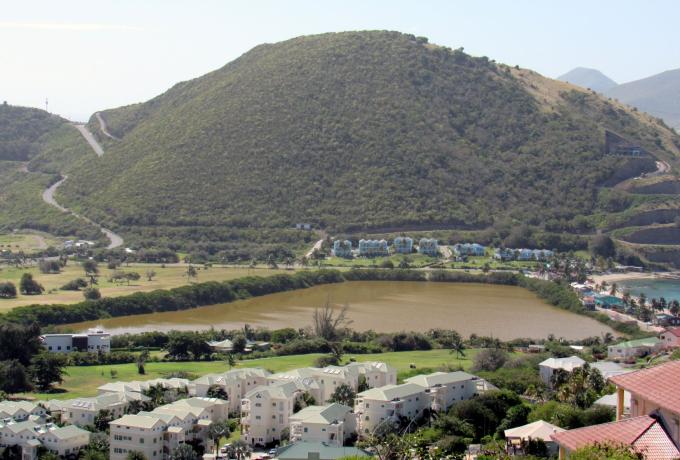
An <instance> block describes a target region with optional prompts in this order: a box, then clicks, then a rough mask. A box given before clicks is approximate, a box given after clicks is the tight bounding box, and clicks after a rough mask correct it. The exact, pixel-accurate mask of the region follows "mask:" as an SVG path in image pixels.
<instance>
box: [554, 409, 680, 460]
mask: <svg viewBox="0 0 680 460" xmlns="http://www.w3.org/2000/svg"><path fill="white" fill-rule="evenodd" d="M552 439H553V440H554V441H555V442H556V443H558V444H559V445H560V446H562V447H564V448H566V449H568V450H576V449H579V448H581V447H583V446H587V445H591V444H595V443H614V444H624V445H627V446H631V447H632V448H633V449H635V450H636V451H637V452H640V453H642V454H643V455H644V456H645V459H646V460H673V459H677V458H679V457H680V450H678V448H677V447H676V446H675V444H674V443H673V440H672V439H671V438H670V437H669V436H668V433H666V431H665V430H664V429H663V427H662V426H661V424H660V423H659V422H657V421H656V419H654V418H652V417H650V416H648V415H643V416H642V417H634V418H629V419H626V420H622V421H620V422H611V423H603V424H602V425H593V426H588V427H585V428H578V429H575V430H569V431H564V432H562V433H556V434H554V435H552Z"/></svg>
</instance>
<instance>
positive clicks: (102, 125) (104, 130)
mask: <svg viewBox="0 0 680 460" xmlns="http://www.w3.org/2000/svg"><path fill="white" fill-rule="evenodd" d="M94 116H95V117H97V121H99V129H101V130H102V133H104V135H105V136H106V137H108V138H111V139H113V140H114V141H119V140H120V139H118V138H117V137H116V136H114V135H113V134H111V133H110V132H109V127H108V126H107V125H106V120H104V118H103V117H102V116H101V115H100V114H99V112H97V113H95V114H94Z"/></svg>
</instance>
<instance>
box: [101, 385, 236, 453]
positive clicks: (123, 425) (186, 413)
mask: <svg viewBox="0 0 680 460" xmlns="http://www.w3.org/2000/svg"><path fill="white" fill-rule="evenodd" d="M227 408H228V404H227V401H223V400H221V399H215V398H188V399H180V400H178V401H175V402H174V403H172V404H166V405H164V406H160V407H157V408H156V409H154V410H153V411H151V412H140V413H138V414H135V415H129V414H128V415H124V416H122V417H120V418H119V419H116V420H113V421H112V422H110V423H109V427H110V444H111V447H110V458H111V459H112V460H123V459H125V458H126V457H127V455H128V454H129V453H130V452H141V453H142V454H144V456H145V457H146V458H147V459H148V460H154V459H156V460H161V459H166V458H168V457H169V456H170V454H171V453H172V451H173V450H174V449H175V448H177V447H178V446H179V445H180V444H182V443H185V442H187V441H191V440H195V439H198V440H201V441H202V443H203V444H204V445H205V446H206V448H210V447H211V446H210V442H211V441H210V439H209V436H208V430H209V428H210V425H212V424H213V423H214V422H217V421H221V420H226V419H227V417H228V415H227Z"/></svg>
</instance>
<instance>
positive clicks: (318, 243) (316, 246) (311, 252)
mask: <svg viewBox="0 0 680 460" xmlns="http://www.w3.org/2000/svg"><path fill="white" fill-rule="evenodd" d="M322 244H323V238H321V239H320V240H319V241H317V242H316V243H314V246H312V249H310V250H309V251H307V254H305V257H307V258H308V259H309V258H311V257H312V254H314V250H318V251H320V250H321V245H322Z"/></svg>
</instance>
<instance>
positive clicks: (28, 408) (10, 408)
mask: <svg viewBox="0 0 680 460" xmlns="http://www.w3.org/2000/svg"><path fill="white" fill-rule="evenodd" d="M46 415H47V410H46V409H45V408H44V407H42V406H41V405H39V404H36V403H33V402H29V401H2V402H0V419H10V418H11V419H13V420H14V421H17V422H21V421H24V420H28V418H29V417H31V416H33V417H38V418H40V417H45V416H46Z"/></svg>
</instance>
